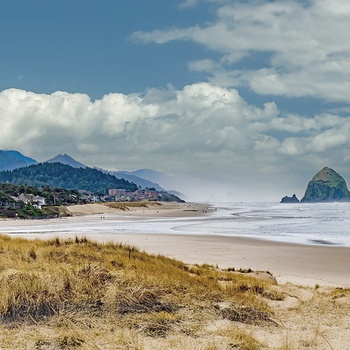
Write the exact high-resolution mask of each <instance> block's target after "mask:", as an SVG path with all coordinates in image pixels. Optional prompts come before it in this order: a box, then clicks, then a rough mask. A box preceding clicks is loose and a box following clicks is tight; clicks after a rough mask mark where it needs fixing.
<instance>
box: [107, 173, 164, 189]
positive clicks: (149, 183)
mask: <svg viewBox="0 0 350 350" xmlns="http://www.w3.org/2000/svg"><path fill="white" fill-rule="evenodd" d="M108 173H109V174H111V175H114V176H115V177H116V178H117V179H125V180H128V181H130V182H133V183H135V184H136V185H138V186H140V187H141V188H154V189H155V190H157V191H165V190H164V188H162V187H161V186H159V185H158V184H157V183H154V182H152V181H149V180H146V179H143V178H142V177H139V176H136V175H133V174H131V173H130V172H129V171H112V172H111V171H109V172H108Z"/></svg>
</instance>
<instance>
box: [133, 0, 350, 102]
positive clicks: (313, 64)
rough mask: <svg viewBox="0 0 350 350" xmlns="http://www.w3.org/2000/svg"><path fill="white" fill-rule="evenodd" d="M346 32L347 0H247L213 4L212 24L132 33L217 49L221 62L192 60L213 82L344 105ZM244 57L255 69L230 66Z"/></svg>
mask: <svg viewBox="0 0 350 350" xmlns="http://www.w3.org/2000/svg"><path fill="white" fill-rule="evenodd" d="M195 3H197V2H196V1H186V2H184V4H187V5H190V4H192V5H194V4H195ZM349 32H350V5H349V2H348V1H346V0H332V1H331V0H310V1H306V2H305V1H298V0H291V1H276V2H270V1H247V2H233V3H232V2H227V3H226V4H218V10H217V18H216V20H215V21H214V22H212V23H207V24H204V25H202V26H199V25H196V26H193V27H188V28H173V29H171V30H159V29H157V30H155V31H152V32H137V33H134V35H133V38H134V39H135V40H138V41H141V42H144V43H148V42H156V43H158V44H164V43H167V42H170V41H174V40H184V41H193V42H196V43H199V44H201V45H203V46H205V47H206V48H208V49H210V50H213V51H215V52H218V53H220V54H221V59H220V61H219V62H216V63H214V62H212V61H209V60H207V59H203V60H200V61H198V62H192V63H190V69H192V70H199V71H207V72H208V73H211V74H212V77H211V78H210V81H211V82H213V83H215V84H219V85H222V86H231V87H235V86H239V85H240V84H243V85H248V86H249V87H250V88H251V89H252V90H253V91H255V92H256V93H258V94H262V95H280V96H289V97H303V96H312V97H316V98H319V99H323V100H327V101H335V102H338V101H340V102H346V103H347V102H348V91H349V89H350V83H349V81H350V46H349V40H348V33H349ZM261 54H265V55H269V59H268V60H267V62H264V63H263V66H259V59H260V56H261ZM246 56H250V58H253V59H255V60H256V62H258V63H257V64H256V68H252V67H250V69H240V70H237V69H235V68H234V67H235V66H234V63H236V62H237V61H239V60H243V59H244V57H246ZM243 62H244V61H243ZM223 72H226V74H223Z"/></svg>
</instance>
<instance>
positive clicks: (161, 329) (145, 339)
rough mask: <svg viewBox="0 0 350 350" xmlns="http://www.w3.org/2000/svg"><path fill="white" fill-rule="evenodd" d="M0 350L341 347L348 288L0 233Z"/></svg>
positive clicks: (117, 247)
mask: <svg viewBox="0 0 350 350" xmlns="http://www.w3.org/2000/svg"><path fill="white" fill-rule="evenodd" d="M0 284H1V291H0V320H1V324H0V348H1V349H42V350H49V349H134V350H137V349H138V350H147V349H156V350H157V349H159V350H160V349H183V350H185V349H186V350H197V349H198V350H199V349H205V350H223V349H225V350H226V349H264V348H266V349H285V350H286V349H304V348H305V349H346V348H347V346H348V344H349V340H350V326H349V325H350V319H349V315H350V290H349V289H329V288H323V287H320V288H305V287H299V286H294V285H290V284H287V285H283V286H279V285H276V283H273V279H271V282H269V281H264V280H261V279H256V278H254V277H251V275H250V274H249V273H242V272H236V271H232V269H231V271H228V270H220V269H218V268H216V267H214V266H208V265H201V266H199V265H186V264H184V263H182V262H180V261H177V260H173V259H169V258H166V257H163V256H159V255H149V254H147V253H145V252H142V251H139V250H138V249H136V248H134V247H131V246H128V245H123V244H115V243H105V244H100V243H96V242H93V241H90V240H88V239H86V238H75V239H67V240H62V239H59V238H56V239H50V240H25V239H18V238H17V239H13V238H9V237H7V236H0Z"/></svg>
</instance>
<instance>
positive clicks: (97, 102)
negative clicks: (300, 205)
mask: <svg viewBox="0 0 350 350" xmlns="http://www.w3.org/2000/svg"><path fill="white" fill-rule="evenodd" d="M0 6H1V12H0V29H1V39H2V40H1V49H0V64H1V68H2V69H1V70H0V118H1V121H2V129H1V131H0V149H16V150H19V151H20V152H22V153H23V154H25V155H28V156H30V157H33V158H35V159H37V160H39V161H43V160H46V159H48V158H51V157H53V156H54V155H56V154H57V153H68V154H70V155H71V156H73V157H75V158H76V159H77V160H79V161H81V162H83V163H85V164H87V165H89V166H97V167H101V168H106V169H115V170H116V169H119V170H134V169H139V168H152V169H156V170H159V171H162V172H165V173H167V174H170V175H173V176H174V177H175V178H177V179H180V180H179V182H178V183H177V184H176V186H178V188H177V189H179V190H182V191H184V192H187V193H189V194H190V196H192V197H193V198H198V199H212V198H215V199H220V198H222V199H226V200H227V199H229V200H233V201H234V200H239V201H241V200H245V199H249V200H254V199H257V200H279V199H280V198H281V197H282V196H284V195H285V194H290V195H291V194H293V193H294V192H295V193H296V194H297V195H298V196H299V197H301V196H302V195H303V192H304V190H305V187H306V184H307V181H309V180H310V178H311V177H312V175H314V174H315V173H316V172H317V171H318V170H320V169H321V168H322V167H323V166H330V167H332V168H334V169H335V170H336V171H339V172H340V173H341V174H342V175H343V176H344V177H345V178H346V179H350V167H349V162H350V137H349V131H350V119H349V114H350V105H349V104H350V103H349V102H350V101H349V91H350V44H349V40H348V33H349V32H350V3H349V2H348V1H346V0H332V1H331V0H317V1H316V0H300V1H298V0H289V1H283V0H282V1H264V0H245V1H239V0H236V1H235V0H231V1H229V0H169V1H164V0H149V1H146V0H128V1H126V0H113V1H112V0H103V1H92V0H70V1H68V0H60V1H56V0H52V1H50V2H47V1H43V0H41V1H37V0H33V1H31V2H30V3H28V2H24V1H23V0H22V1H20V0H11V1H4V0H0ZM184 179H186V180H184ZM208 183H210V184H211V185H210V189H211V190H210V191H208V186H207V185H208ZM213 183H215V186H213ZM194 184H195V186H194ZM209 192H212V193H209Z"/></svg>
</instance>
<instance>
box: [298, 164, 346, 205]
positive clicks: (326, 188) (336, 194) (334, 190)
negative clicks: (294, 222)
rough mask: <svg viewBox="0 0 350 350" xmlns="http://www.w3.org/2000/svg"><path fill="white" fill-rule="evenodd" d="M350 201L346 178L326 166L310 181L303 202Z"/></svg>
mask: <svg viewBox="0 0 350 350" xmlns="http://www.w3.org/2000/svg"><path fill="white" fill-rule="evenodd" d="M334 201H350V192H349V190H348V188H347V186H346V182H345V180H344V179H343V178H342V177H341V176H340V175H339V174H338V173H337V172H336V171H334V170H333V169H330V168H327V167H324V168H323V169H322V170H321V171H319V172H318V173H317V174H316V175H315V176H314V177H313V178H312V180H311V181H310V182H309V183H308V185H307V188H306V191H305V195H304V197H303V198H302V199H301V202H334Z"/></svg>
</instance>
